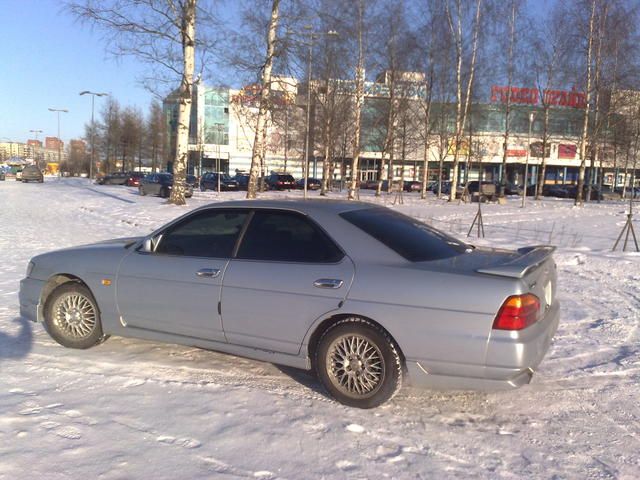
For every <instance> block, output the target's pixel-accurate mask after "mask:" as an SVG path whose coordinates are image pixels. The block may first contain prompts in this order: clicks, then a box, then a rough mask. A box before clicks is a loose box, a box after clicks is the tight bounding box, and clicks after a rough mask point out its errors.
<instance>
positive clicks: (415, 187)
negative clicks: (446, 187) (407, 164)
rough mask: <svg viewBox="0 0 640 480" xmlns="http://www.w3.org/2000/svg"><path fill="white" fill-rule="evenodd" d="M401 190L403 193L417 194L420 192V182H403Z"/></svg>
mask: <svg viewBox="0 0 640 480" xmlns="http://www.w3.org/2000/svg"><path fill="white" fill-rule="evenodd" d="M402 189H403V190H404V191H405V192H419V191H421V190H422V182H418V181H416V180H405V182H404V186H403V187H402Z"/></svg>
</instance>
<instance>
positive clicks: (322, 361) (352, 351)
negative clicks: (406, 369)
mask: <svg viewBox="0 0 640 480" xmlns="http://www.w3.org/2000/svg"><path fill="white" fill-rule="evenodd" d="M365 355H366V357H365ZM314 365H315V368H316V373H317V375H318V378H319V379H320V381H321V382H322V384H323V386H324V387H325V389H326V390H327V392H328V393H329V395H331V396H332V397H333V398H335V399H336V400H337V401H338V402H340V403H342V404H344V405H348V406H350V407H356V408H374V407H377V406H379V405H381V404H383V403H385V402H386V401H388V400H390V399H391V398H393V396H394V395H395V394H396V393H397V391H398V390H399V389H400V387H401V385H402V376H403V372H402V360H401V357H400V353H399V350H398V348H397V346H396V345H395V342H394V341H393V340H392V339H391V337H390V336H389V334H387V333H386V332H385V331H384V330H383V329H382V328H380V327H379V326H377V325H375V324H374V323H372V322H370V321H368V320H365V319H363V318H358V317H351V318H347V319H344V320H342V321H340V322H338V323H336V324H334V325H332V326H331V327H330V328H329V329H327V330H326V331H325V332H324V333H323V334H322V336H321V337H320V340H319V341H318V346H317V348H316V351H315V358H314Z"/></svg>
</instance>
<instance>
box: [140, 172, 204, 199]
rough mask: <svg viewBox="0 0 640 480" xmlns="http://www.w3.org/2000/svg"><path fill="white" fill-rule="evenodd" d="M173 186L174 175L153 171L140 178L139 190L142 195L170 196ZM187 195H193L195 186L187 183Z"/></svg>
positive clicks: (188, 196)
mask: <svg viewBox="0 0 640 480" xmlns="http://www.w3.org/2000/svg"><path fill="white" fill-rule="evenodd" d="M172 188H173V175H172V174H171V173H152V174H150V175H147V176H146V177H144V178H143V179H142V180H140V186H139V187H138V192H139V193H140V195H142V196H144V195H158V196H160V197H163V198H168V197H169V195H171V189H172ZM185 189H186V190H185V195H184V196H185V197H187V198H190V197H191V196H192V195H193V187H192V186H191V185H189V184H188V183H185Z"/></svg>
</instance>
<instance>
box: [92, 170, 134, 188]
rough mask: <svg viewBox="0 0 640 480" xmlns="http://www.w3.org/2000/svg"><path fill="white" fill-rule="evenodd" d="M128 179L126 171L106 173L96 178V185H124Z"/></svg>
mask: <svg viewBox="0 0 640 480" xmlns="http://www.w3.org/2000/svg"><path fill="white" fill-rule="evenodd" d="M128 179H129V174H128V173H127V172H113V173H108V174H107V175H104V176H102V177H100V178H98V179H97V180H96V183H97V184H98V185H125V184H126V183H127V180H128Z"/></svg>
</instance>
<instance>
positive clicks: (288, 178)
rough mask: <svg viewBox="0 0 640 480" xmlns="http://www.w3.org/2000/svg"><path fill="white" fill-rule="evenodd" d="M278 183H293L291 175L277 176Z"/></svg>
mask: <svg viewBox="0 0 640 480" xmlns="http://www.w3.org/2000/svg"><path fill="white" fill-rule="evenodd" d="M278 181H280V182H293V181H294V179H293V177H292V176H291V175H278Z"/></svg>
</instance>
